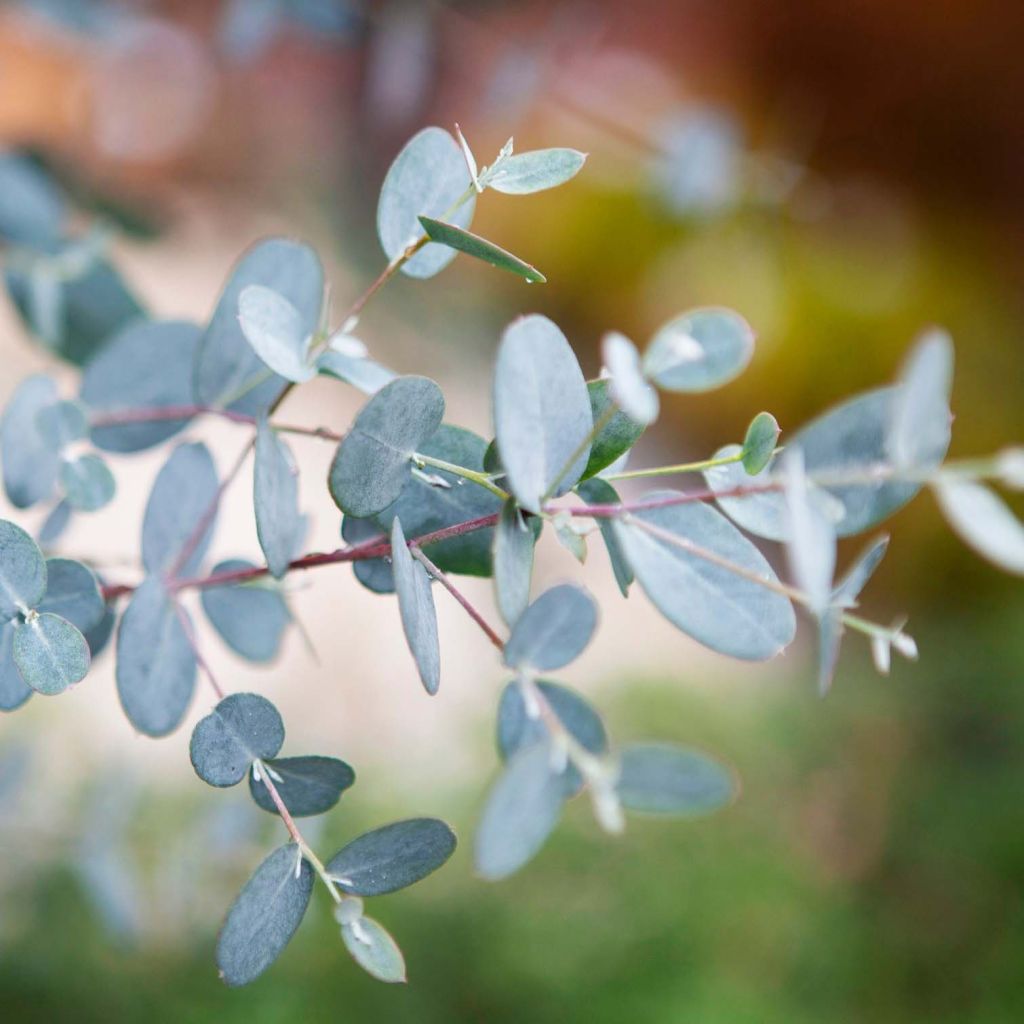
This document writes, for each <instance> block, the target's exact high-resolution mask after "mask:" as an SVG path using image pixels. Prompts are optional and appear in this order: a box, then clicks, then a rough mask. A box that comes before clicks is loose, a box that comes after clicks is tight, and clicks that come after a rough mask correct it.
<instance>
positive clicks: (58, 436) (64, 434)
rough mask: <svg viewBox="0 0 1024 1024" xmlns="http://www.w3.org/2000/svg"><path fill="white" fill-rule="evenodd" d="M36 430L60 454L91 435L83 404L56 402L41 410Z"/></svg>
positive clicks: (37, 418)
mask: <svg viewBox="0 0 1024 1024" xmlns="http://www.w3.org/2000/svg"><path fill="white" fill-rule="evenodd" d="M36 428H37V429H38V431H39V434H40V436H41V437H42V438H43V439H44V440H45V441H46V443H47V444H48V445H49V446H50V448H51V449H53V451H55V452H59V451H61V450H62V449H64V448H66V447H67V446H68V445H70V444H74V442H75V441H81V440H82V438H83V437H85V436H86V435H87V434H88V433H89V421H88V419H87V418H86V414H85V409H84V408H83V406H82V403H81V402H66V401H65V402H55V403H54V404H53V405H48V406H46V407H45V408H44V409H40V410H39V413H38V415H37V416H36Z"/></svg>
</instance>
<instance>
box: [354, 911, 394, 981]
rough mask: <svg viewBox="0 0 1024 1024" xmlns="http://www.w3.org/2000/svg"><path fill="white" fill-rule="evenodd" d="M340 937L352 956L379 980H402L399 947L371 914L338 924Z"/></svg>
mask: <svg viewBox="0 0 1024 1024" xmlns="http://www.w3.org/2000/svg"><path fill="white" fill-rule="evenodd" d="M341 938H342V940H343V941H344V943H345V947H346V948H347V949H348V951H349V952H350V953H351V954H352V959H353V960H355V962H356V963H357V964H359V966H360V967H362V969H363V970H364V971H366V973H367V974H369V975H371V976H372V977H374V978H376V979H377V980H378V981H386V982H399V983H400V982H404V981H405V960H404V959H403V957H402V951H401V950H400V949H399V948H398V945H397V943H396V942H395V940H394V939H393V938H392V937H391V935H390V934H389V933H388V932H387V931H386V930H385V928H384V926H383V925H381V924H379V923H378V922H377V921H375V920H374V919H373V918H372V917H360V918H358V919H356V920H355V921H351V922H349V923H347V924H343V925H342V926H341Z"/></svg>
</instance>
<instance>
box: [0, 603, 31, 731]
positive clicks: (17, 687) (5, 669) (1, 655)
mask: <svg viewBox="0 0 1024 1024" xmlns="http://www.w3.org/2000/svg"><path fill="white" fill-rule="evenodd" d="M16 629H18V625H17V624H16V623H14V622H4V623H0V711H16V710H17V709H18V708H20V707H21V705H22V704H24V703H25V701H27V700H28V699H29V697H31V696H32V687H31V686H29V685H28V683H26V682H25V680H24V679H22V678H21V673H20V672H19V671H18V666H17V665H16V664H15V663H14V631H15V630H16Z"/></svg>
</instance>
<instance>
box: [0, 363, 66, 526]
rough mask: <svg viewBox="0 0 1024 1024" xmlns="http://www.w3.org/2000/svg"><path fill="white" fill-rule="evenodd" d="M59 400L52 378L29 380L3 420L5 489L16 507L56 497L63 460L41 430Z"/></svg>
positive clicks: (0, 447)
mask: <svg viewBox="0 0 1024 1024" xmlns="http://www.w3.org/2000/svg"><path fill="white" fill-rule="evenodd" d="M57 401H58V396H57V384H56V382H55V381H54V380H53V378H52V377H46V376H43V375H42V374H35V375H33V376H31V377H26V378H25V379H24V380H23V381H22V382H21V383H20V384H19V385H18V386H17V388H15V390H14V394H12V395H11V397H10V400H9V401H8V403H7V408H6V409H4V414H3V419H2V420H0V460H2V462H3V472H4V490H5V491H6V492H7V497H8V498H9V499H10V502H11V504H12V505H13V506H14V507H15V508H29V507H31V506H32V505H35V504H37V503H38V502H40V501H45V500H46V499H47V498H49V497H50V496H51V495H52V494H53V489H54V485H55V484H56V482H57V467H58V463H59V460H58V458H57V453H56V452H55V451H54V450H53V447H52V445H51V444H50V443H49V442H48V440H47V439H46V438H45V437H44V436H43V434H42V432H41V431H40V429H39V422H38V420H39V414H40V413H41V412H42V411H43V410H44V409H48V408H50V407H51V406H52V405H53V404H54V403H55V402H57Z"/></svg>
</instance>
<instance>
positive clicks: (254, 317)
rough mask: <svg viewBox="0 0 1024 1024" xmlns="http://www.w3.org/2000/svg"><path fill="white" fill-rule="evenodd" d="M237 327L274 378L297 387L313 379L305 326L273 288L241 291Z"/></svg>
mask: <svg viewBox="0 0 1024 1024" xmlns="http://www.w3.org/2000/svg"><path fill="white" fill-rule="evenodd" d="M238 323H239V325H240V326H241V328H242V334H244V335H245V340H246V341H248V342H249V344H250V345H252V348H253V351H254V352H255V353H256V355H258V356H259V357H260V359H262V360H263V362H264V363H266V364H267V366H269V367H270V369H271V370H273V371H274V372H275V373H276V374H278V375H279V376H281V377H283V378H284V379H285V380H290V381H292V382H293V383H296V384H301V383H302V382H303V381H307V380H311V379H312V378H313V377H315V376H316V367H315V366H313V364H312V363H311V362H310V361H309V360H308V358H307V352H308V349H309V342H310V333H309V330H308V329H307V324H306V323H305V322H304V319H303V316H302V314H301V313H300V312H299V311H298V310H297V309H296V308H295V307H294V306H293V305H292V304H291V303H290V302H289V301H288V300H287V299H286V298H285V297H284V296H283V295H280V294H279V293H278V292H276V291H274V289H273V288H266V287H264V286H263V285H261V284H250V285H247V286H246V287H245V288H243V289H242V293H241V294H240V295H239V296H238Z"/></svg>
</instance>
